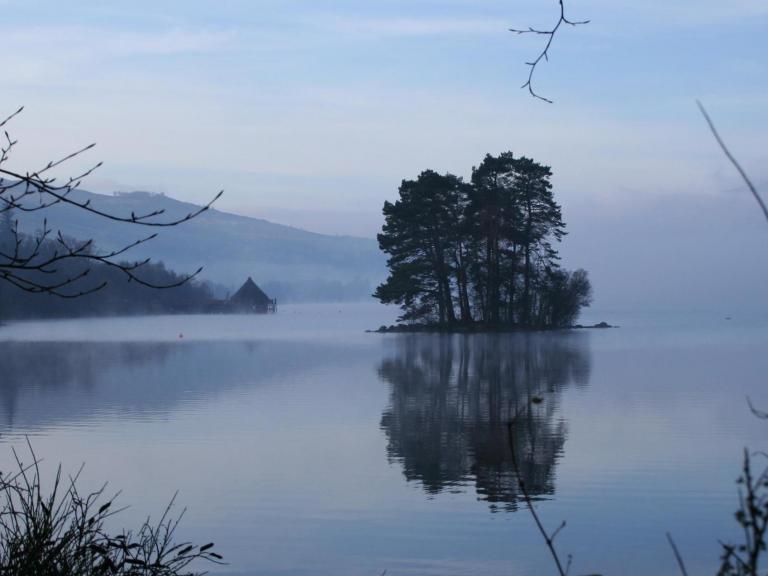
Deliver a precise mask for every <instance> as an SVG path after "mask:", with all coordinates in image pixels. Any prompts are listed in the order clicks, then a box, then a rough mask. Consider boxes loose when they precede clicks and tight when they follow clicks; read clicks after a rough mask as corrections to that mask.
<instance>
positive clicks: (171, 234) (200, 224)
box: [16, 190, 386, 300]
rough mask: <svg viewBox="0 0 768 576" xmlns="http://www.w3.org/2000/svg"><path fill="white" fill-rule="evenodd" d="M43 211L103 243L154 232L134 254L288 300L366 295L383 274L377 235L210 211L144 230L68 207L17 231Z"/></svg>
mask: <svg viewBox="0 0 768 576" xmlns="http://www.w3.org/2000/svg"><path fill="white" fill-rule="evenodd" d="M72 197H73V198H76V199H77V200H78V201H85V200H90V202H91V206H93V207H95V208H98V209H99V210H103V211H106V212H109V213H111V214H116V215H121V216H126V217H130V215H131V213H135V214H137V215H139V214H146V213H149V212H152V211H154V210H165V213H164V214H163V215H162V216H159V217H158V218H157V220H158V221H160V220H169V219H174V218H179V217H182V216H184V215H186V214H188V213H190V212H194V211H195V210H197V209H198V206H196V205H194V204H189V203H186V202H181V201H178V200H175V199H173V198H170V197H168V196H164V195H159V194H151V193H147V192H131V193H118V194H115V195H112V196H107V195H102V194H93V193H91V192H86V191H83V190H76V191H74V192H73V193H72ZM43 215H44V216H45V217H47V219H48V223H49V226H51V227H53V229H54V231H56V230H61V231H62V233H63V234H65V235H67V236H71V237H74V238H80V239H86V238H93V239H94V240H95V242H96V245H97V246H99V247H100V248H103V249H114V248H118V247H121V246H124V245H126V244H129V243H131V242H133V241H135V240H137V239H138V238H140V237H143V236H147V235H149V234H151V233H153V232H159V236H158V237H157V238H156V239H154V240H153V241H151V242H149V243H147V244H145V245H141V246H138V247H137V248H135V249H133V250H131V252H129V253H128V256H129V257H130V259H131V260H134V259H142V258H146V257H151V258H152V259H153V260H154V261H162V262H164V263H165V264H167V265H168V266H169V267H170V268H172V269H174V270H176V271H178V272H193V271H194V270H196V269H197V268H198V267H199V266H203V267H204V270H203V273H202V274H201V278H203V279H206V280H209V281H211V282H213V283H216V284H219V285H222V286H224V287H226V288H227V289H229V290H231V289H236V288H237V287H239V285H240V284H242V282H243V281H244V280H245V279H246V278H247V277H248V276H252V277H253V278H254V280H255V281H256V282H258V283H259V284H260V285H262V286H263V287H265V289H266V290H267V291H268V292H271V293H270V296H276V297H278V298H281V299H286V298H287V299H289V300H291V299H293V300H310V299H312V300H336V299H356V298H364V297H367V296H368V295H370V293H371V290H372V289H373V287H374V286H375V284H376V283H378V282H379V281H380V280H381V279H383V278H384V276H385V274H386V270H385V259H384V257H383V255H382V254H381V253H380V252H379V250H378V247H377V245H376V241H375V240H372V239H367V238H355V237H351V236H328V235H323V234H316V233H313V232H307V231H306V230H300V229H298V228H292V227H290V226H283V225H280V224H275V223H273V222H268V221H267V220H262V219H259V218H250V217H246V216H239V215H236V214H229V213H226V212H221V211H219V210H215V209H211V210H209V211H207V212H205V213H204V214H202V215H200V216H198V217H197V218H194V219H193V220H191V221H188V222H186V223H184V224H182V225H180V226H176V227H172V228H160V229H158V228H147V227H141V226H136V225H132V224H125V223H119V222H112V221H109V220H105V219H103V218H99V217H97V216H94V215H92V214H89V213H87V212H85V211H83V210H79V209H77V208H74V207H72V206H68V205H57V206H54V207H51V208H50V209H48V210H45V211H44V212H40V213H32V214H17V215H16V216H17V217H18V218H19V221H20V227H21V229H22V231H24V232H28V233H31V232H33V231H34V230H36V229H39V228H41V226H42V217H43Z"/></svg>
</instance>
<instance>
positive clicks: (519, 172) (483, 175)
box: [374, 152, 591, 328]
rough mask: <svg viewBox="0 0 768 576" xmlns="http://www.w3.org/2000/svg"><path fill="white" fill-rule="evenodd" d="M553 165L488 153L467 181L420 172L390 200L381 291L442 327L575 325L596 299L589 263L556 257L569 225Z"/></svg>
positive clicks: (413, 316) (382, 239)
mask: <svg viewBox="0 0 768 576" xmlns="http://www.w3.org/2000/svg"><path fill="white" fill-rule="evenodd" d="M551 176H552V172H551V170H550V168H549V167H548V166H544V165H541V164H539V163H537V162H535V161H534V160H532V159H530V158H526V157H515V156H514V155H513V154H512V153H511V152H504V153H502V154H500V155H498V156H491V155H490V154H489V155H487V156H486V157H485V159H484V160H483V161H482V163H481V164H480V165H479V166H477V167H475V168H473V170H472V177H471V181H470V182H465V181H464V180H463V179H462V178H460V177H458V176H454V175H452V174H438V173H437V172H434V171H432V170H427V171H425V172H422V173H421V174H420V175H419V176H418V178H417V179H416V180H404V181H403V182H402V184H401V186H400V189H399V193H400V198H399V200H397V201H396V202H394V203H391V202H385V203H384V217H385V224H384V226H383V228H382V232H381V234H379V235H378V240H379V246H380V248H381V249H382V250H383V251H384V252H386V253H387V254H388V256H389V258H388V261H387V264H388V266H389V277H388V278H387V279H386V281H385V282H384V283H382V284H381V285H380V286H378V288H377V289H376V292H375V293H374V296H375V297H376V298H378V299H379V300H380V301H381V302H383V303H386V304H398V305H400V307H401V308H402V310H403V314H402V316H401V318H400V319H401V320H402V321H407V322H411V323H424V324H434V325H439V326H444V327H453V326H456V327H458V326H461V325H474V324H482V325H486V326H493V327H503V326H507V327H521V328H533V327H559V326H568V325H570V324H572V323H573V321H574V320H575V319H576V318H577V316H578V314H579V311H580V309H581V308H582V307H583V306H588V305H589V303H590V301H591V286H590V283H589V279H588V277H587V273H586V272H585V271H584V270H576V271H573V272H570V271H567V270H564V269H563V268H561V267H560V265H559V256H558V253H557V250H556V249H555V248H554V243H557V242H559V241H560V240H561V239H562V238H563V236H564V235H565V234H566V232H565V223H564V222H563V219H562V214H561V209H560V206H559V205H558V204H557V202H555V200H554V196H553V193H552V184H551V183H550V177H551Z"/></svg>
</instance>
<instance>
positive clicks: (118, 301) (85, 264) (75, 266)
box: [0, 211, 217, 320]
mask: <svg viewBox="0 0 768 576" xmlns="http://www.w3.org/2000/svg"><path fill="white" fill-rule="evenodd" d="M14 226H15V224H14V219H13V212H11V211H6V212H4V213H2V214H0V267H3V266H12V265H13V258H14V256H13V255H14V254H19V255H22V256H21V257H24V258H26V257H28V256H29V255H32V254H35V256H34V258H35V260H37V261H40V262H47V261H49V260H51V258H53V257H54V255H55V254H56V253H57V250H58V251H59V252H60V251H61V247H60V245H59V244H60V242H59V241H58V239H57V240H54V239H51V238H41V235H42V233H41V232H39V231H38V232H37V233H32V234H22V233H21V232H14ZM62 241H63V242H66V243H67V244H69V245H76V244H79V243H80V242H78V241H77V240H75V239H71V238H67V237H62ZM93 252H98V247H97V246H95V245H94V246H92V247H89V248H88V249H87V250H86V251H84V253H83V255H84V256H87V255H88V254H89V253H93ZM17 259H20V258H17ZM121 265H122V266H126V267H128V266H133V265H134V263H131V262H123V263H121ZM17 276H18V278H14V279H13V280H16V282H12V281H5V282H0V320H3V319H9V318H52V317H81V316H102V315H115V314H120V315H131V314H168V313H184V312H186V313H195V312H209V311H215V309H216V304H217V300H216V299H215V298H214V296H213V293H212V290H211V288H210V286H209V285H208V284H207V283H206V282H201V281H198V280H197V279H190V278H188V277H187V276H185V275H182V274H178V273H176V272H173V271H171V270H169V269H168V268H166V266H165V265H164V264H163V263H162V262H146V263H144V264H142V265H141V280H142V283H140V282H137V281H132V280H131V279H130V278H129V277H126V276H125V274H123V273H122V271H121V269H120V268H116V267H112V266H109V265H106V264H104V263H102V262H98V261H97V262H94V263H91V262H89V261H88V260H87V259H86V258H75V259H66V260H62V261H59V262H57V263H56V265H55V267H53V266H52V267H50V268H48V269H43V270H23V271H21V272H18V273H17ZM70 278H78V282H77V283H76V285H73V286H67V285H66V284H67V280H68V279H70ZM6 280H7V279H6ZM24 281H26V284H25V285H23V286H21V289H20V287H19V286H18V285H17V283H20V282H24ZM43 285H50V286H58V285H63V287H62V289H60V290H59V294H58V295H51V294H50V293H49V292H47V291H46V290H25V289H23V288H24V287H30V286H43ZM151 286H172V287H174V289H173V290H158V289H155V288H152V287H151ZM100 287H105V289H100ZM41 295H42V296H43V297H41ZM45 296H48V297H45Z"/></svg>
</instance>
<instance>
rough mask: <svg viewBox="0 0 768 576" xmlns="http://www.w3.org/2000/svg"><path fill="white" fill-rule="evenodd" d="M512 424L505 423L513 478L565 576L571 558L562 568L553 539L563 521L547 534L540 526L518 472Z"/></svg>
mask: <svg viewBox="0 0 768 576" xmlns="http://www.w3.org/2000/svg"><path fill="white" fill-rule="evenodd" d="M514 423H515V422H514V420H511V421H510V422H508V423H507V440H508V443H509V451H510V454H511V458H512V467H513V468H514V470H515V476H517V482H518V484H519V486H520V494H521V495H522V497H523V500H525V504H526V505H527V506H528V510H529V511H530V513H531V516H532V517H533V521H534V522H535V523H536V528H538V530H539V532H540V533H541V536H542V538H544V542H546V544H547V548H548V549H549V553H550V554H551V555H552V560H553V561H554V562H555V566H556V567H557V572H558V574H560V576H567V574H568V571H569V569H570V567H571V556H570V555H569V556H568V562H567V564H566V566H565V568H563V563H562V561H561V560H560V555H559V554H558V553H557V549H556V548H555V538H557V535H558V534H559V533H560V531H561V530H562V529H563V528H565V521H563V522H562V523H561V524H560V526H558V527H557V529H555V530H554V531H553V532H552V533H549V532H547V530H546V528H544V524H542V522H541V519H540V518H539V514H538V513H537V512H536V508H534V506H533V498H531V495H530V494H529V492H528V487H527V486H526V485H525V480H524V479H523V475H522V472H521V470H520V463H519V461H518V459H517V450H516V449H515V437H514Z"/></svg>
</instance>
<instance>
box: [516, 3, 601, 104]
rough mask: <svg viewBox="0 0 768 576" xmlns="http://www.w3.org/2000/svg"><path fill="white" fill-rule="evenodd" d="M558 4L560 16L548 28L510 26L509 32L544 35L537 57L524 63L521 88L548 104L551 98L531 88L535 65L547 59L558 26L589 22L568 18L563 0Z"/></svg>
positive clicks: (587, 21) (550, 102)
mask: <svg viewBox="0 0 768 576" xmlns="http://www.w3.org/2000/svg"><path fill="white" fill-rule="evenodd" d="M558 4H559V5H560V17H559V18H558V20H557V23H556V24H555V25H554V26H553V27H552V28H550V29H547V30H542V29H538V28H532V27H530V26H529V27H528V28H527V29H517V28H510V29H509V31H510V32H514V33H515V34H536V35H540V36H546V37H547V42H546V44H545V45H544V49H543V50H542V51H541V52H540V53H539V55H538V57H537V58H536V59H534V60H532V61H530V62H526V63H525V64H526V65H527V66H528V80H526V82H525V84H523V85H522V86H521V88H527V89H528V92H530V94H531V96H533V97H534V98H538V99H539V100H543V101H544V102H547V103H549V104H552V100H550V99H548V98H545V97H544V96H541V95H540V94H538V93H537V92H536V91H535V90H534V88H533V74H534V72H536V67H537V66H538V65H539V63H540V62H541V61H542V60H545V61H549V49H550V48H551V47H552V41H553V40H554V39H555V35H556V34H557V31H558V30H559V29H560V26H562V25H563V24H568V25H570V26H579V25H581V24H589V20H579V21H576V20H570V19H569V18H567V17H566V15H565V5H564V0H558Z"/></svg>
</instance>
